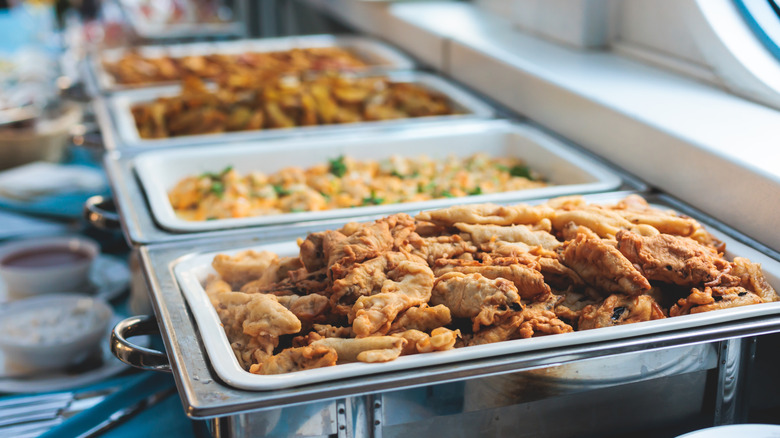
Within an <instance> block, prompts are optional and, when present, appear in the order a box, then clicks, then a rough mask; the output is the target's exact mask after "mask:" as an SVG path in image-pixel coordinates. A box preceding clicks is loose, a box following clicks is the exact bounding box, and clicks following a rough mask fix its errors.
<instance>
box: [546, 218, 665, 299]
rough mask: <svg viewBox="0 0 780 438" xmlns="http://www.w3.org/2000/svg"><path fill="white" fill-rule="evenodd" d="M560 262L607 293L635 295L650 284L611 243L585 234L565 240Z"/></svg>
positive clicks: (648, 287) (646, 288)
mask: <svg viewBox="0 0 780 438" xmlns="http://www.w3.org/2000/svg"><path fill="white" fill-rule="evenodd" d="M561 259H562V261H563V263H564V264H565V265H566V266H568V267H570V268H571V269H573V270H574V271H575V272H577V274H578V275H579V276H580V277H581V278H582V279H583V280H584V281H585V282H586V283H588V284H590V285H593V286H594V287H596V288H598V289H601V290H603V291H604V292H605V293H608V292H621V293H625V294H627V295H638V294H640V293H642V292H643V291H646V290H648V289H650V283H649V282H648V281H647V279H646V278H645V277H643V276H642V274H641V273H640V272H639V271H638V270H637V269H636V268H635V267H634V266H633V265H632V264H631V262H630V261H629V260H628V259H627V258H626V257H625V256H623V254H621V253H620V251H618V250H617V249H616V248H615V247H614V246H612V245H610V244H608V243H605V242H604V241H603V240H601V239H598V238H593V237H590V236H588V235H587V234H585V233H579V234H577V238H576V239H574V240H569V241H567V242H566V243H565V244H564V246H563V251H562V252H561Z"/></svg>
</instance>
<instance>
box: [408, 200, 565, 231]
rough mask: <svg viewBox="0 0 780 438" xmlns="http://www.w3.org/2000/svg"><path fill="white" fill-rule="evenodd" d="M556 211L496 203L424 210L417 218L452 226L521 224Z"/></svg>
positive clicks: (534, 221) (545, 216) (546, 207)
mask: <svg viewBox="0 0 780 438" xmlns="http://www.w3.org/2000/svg"><path fill="white" fill-rule="evenodd" d="M553 213H554V211H553V210H552V209H551V208H550V207H548V206H546V205H536V206H529V205H514V206H504V205H495V204H472V205H456V206H453V207H449V208H444V209H441V210H432V211H424V212H422V213H420V214H418V215H417V216H415V219H417V220H420V221H428V222H432V223H434V224H438V225H442V226H446V227H451V226H453V225H455V224H456V223H459V222H461V223H464V224H483V225H520V224H534V223H537V222H539V221H541V220H542V219H545V218H550V217H551V216H552V215H553Z"/></svg>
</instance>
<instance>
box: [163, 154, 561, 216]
mask: <svg viewBox="0 0 780 438" xmlns="http://www.w3.org/2000/svg"><path fill="white" fill-rule="evenodd" d="M546 185H547V184H546V183H545V182H543V181H540V176H539V175H538V174H536V173H535V172H533V171H532V170H530V169H529V168H528V167H527V166H525V164H524V163H523V161H522V160H520V159H518V158H508V157H507V158H491V157H490V156H488V155H487V154H484V153H479V154H474V155H472V156H469V157H464V158H461V157H456V156H454V155H453V156H450V157H448V158H446V159H438V160H435V159H431V158H429V157H427V156H419V157H414V158H412V157H400V156H397V155H394V156H391V157H390V158H389V159H386V160H381V161H378V160H364V161H359V160H355V159H353V158H351V157H349V156H340V157H338V158H334V159H331V160H329V161H328V162H327V163H322V164H320V165H317V166H313V167H309V168H307V169H302V168H300V167H287V168H284V169H282V170H280V171H278V172H276V173H273V174H270V175H266V174H264V173H262V172H258V171H255V172H250V173H247V174H244V175H241V174H240V173H238V172H237V171H236V170H235V169H233V168H232V167H227V168H225V169H223V170H222V171H221V172H219V173H204V174H201V175H197V176H190V177H187V178H184V179H182V180H181V181H179V182H178V183H177V184H176V186H175V187H174V188H173V189H171V191H170V192H169V193H168V199H169V200H170V202H171V205H172V206H173V209H174V210H175V211H176V214H177V215H178V216H179V217H180V218H183V219H185V220H192V221H203V220H212V219H226V218H240V217H254V216H267V215H274V214H281V213H291V212H292V213H294V212H300V211H321V210H330V209H335V208H350V207H360V206H368V205H382V204H395V203H399V202H417V201H427V200H431V199H437V198H453V197H460V196H468V195H479V194H488V193H500V192H507V191H512V190H524V189H531V188H537V187H544V186H546Z"/></svg>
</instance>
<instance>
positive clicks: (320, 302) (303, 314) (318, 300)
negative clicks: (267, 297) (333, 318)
mask: <svg viewBox="0 0 780 438" xmlns="http://www.w3.org/2000/svg"><path fill="white" fill-rule="evenodd" d="M277 300H279V304H281V305H283V306H284V307H286V308H287V309H288V310H289V311H290V312H292V313H293V315H295V316H296V317H297V318H298V319H299V320H301V322H306V323H312V322H314V321H319V320H323V319H324V318H326V317H327V316H328V315H327V313H328V310H330V299H328V297H326V296H324V295H320V294H310V295H304V296H299V295H285V296H280V297H277Z"/></svg>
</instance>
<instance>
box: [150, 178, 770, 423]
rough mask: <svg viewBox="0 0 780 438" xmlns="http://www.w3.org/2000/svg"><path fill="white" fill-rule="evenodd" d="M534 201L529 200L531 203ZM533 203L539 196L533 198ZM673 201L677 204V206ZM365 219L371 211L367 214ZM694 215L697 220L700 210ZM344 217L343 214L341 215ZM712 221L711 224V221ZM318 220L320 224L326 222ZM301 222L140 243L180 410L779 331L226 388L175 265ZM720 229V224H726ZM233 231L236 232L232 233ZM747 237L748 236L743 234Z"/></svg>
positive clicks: (720, 330)
mask: <svg viewBox="0 0 780 438" xmlns="http://www.w3.org/2000/svg"><path fill="white" fill-rule="evenodd" d="M629 193H634V192H611V193H602V194H596V195H587V196H585V198H586V199H587V200H588V201H591V202H598V201H599V200H600V199H610V198H611V199H614V197H616V196H625V195H627V194H629ZM643 196H645V197H646V199H648V200H650V201H651V202H655V203H658V204H664V203H665V202H666V201H665V200H664V199H663V197H662V196H653V195H647V194H643ZM533 202H534V201H529V203H533ZM536 202H542V200H537V201H536ZM674 208H678V206H674ZM703 218H706V219H707V221H708V222H709V223H710V225H709V226H711V227H714V225H719V226H717V227H716V228H718V229H719V230H720V231H724V229H726V230H729V233H730V234H732V235H736V236H741V234H740V233H739V232H737V231H735V230H730V229H728V227H725V226H723V225H722V224H719V223H718V222H717V221H715V220H713V219H711V218H707V217H706V216H704V217H703ZM366 219H370V218H366ZM697 219H702V218H699V217H697ZM341 222H342V223H343V222H344V221H341ZM713 224H714V225H713ZM321 225H323V227H324V228H322V229H325V228H327V226H328V225H325V224H321ZM303 231H304V230H302V229H300V228H299V229H291V230H288V232H287V233H284V234H282V235H275V236H270V235H257V234H256V233H254V234H253V233H245V235H244V236H231V238H230V240H226V239H202V240H196V241H190V242H179V243H175V242H172V243H159V244H154V245H146V246H142V247H141V248H140V253H141V259H142V266H143V270H144V274H145V276H146V279H147V283H148V285H149V287H150V291H151V298H152V303H153V307H154V309H155V313H156V315H157V317H158V324H159V325H160V328H161V331H162V338H163V341H164V343H165V346H166V349H167V351H168V357H169V358H170V360H171V364H172V368H173V370H174V377H175V379H176V383H177V386H178V387H179V390H180V396H181V398H182V402H183V404H184V407H185V410H186V412H187V414H188V415H189V416H191V417H192V418H211V417H218V416H225V415H233V414H238V413H243V412H249V411H256V410H263V409H270V408H278V407H282V406H292V405H298V404H303V403H307V402H311V401H316V400H326V399H335V398H340V397H346V396H356V395H362V394H368V393H375V392H382V391H388V390H400V389H407V388H413V387H420V386H426V385H431V384H440V383H447V382H452V381H459V380H466V379H473V378H479V377H483V376H488V375H495V374H503V373H509V372H516V371H522V370H527V369H533V368H539V367H544V366H550V365H555V364H561V363H566V362H573V361H578V360H583V359H588V358H593V357H600V356H609V355H614V354H621V353H627V352H635V351H642V350H652V349H658V348H664V347H670V346H682V345H692V344H699V343H704V342H715V341H720V340H725V339H733V338H739V337H747V336H757V335H762V334H768V333H775V332H778V331H780V315H772V316H768V317H760V318H753V319H745V320H740V321H735V322H729V323H722V324H717V325H712V326H706V327H699V328H693V329H686V330H680V331H675V332H666V333H659V334H653V335H647V336H642V337H634V338H628V339H622V340H617V341H610V342H600V343H594V344H587V345H579V346H574V347H562V348H557V349H554V350H546V351H538V352H527V353H518V354H510V355H504V356H499V357H492V358H487V359H478V360H471V361H467V362H461V363H455V364H447V365H439V366H431V367H426V368H425V373H420V370H419V369H417V370H414V369H413V370H407V371H397V372H391V373H385V374H378V375H369V376H364V377H355V378H351V379H345V380H340V381H338V382H335V383H321V384H313V385H308V386H304V387H300V388H290V389H284V390H276V391H260V392H258V391H244V390H239V389H235V388H232V387H229V386H227V385H225V384H223V383H221V382H220V381H218V380H217V379H215V376H214V374H213V370H212V369H211V368H210V365H209V363H208V359H207V357H206V353H205V351H204V347H203V345H202V343H201V341H200V337H199V335H198V329H197V326H196V324H195V321H194V320H193V317H192V315H191V314H190V311H189V309H188V305H187V303H186V300H185V299H184V297H183V296H182V294H181V291H180V290H179V286H178V283H177V281H176V279H175V275H174V273H173V267H174V266H175V265H176V263H178V262H179V261H180V260H181V259H182V257H187V254H191V253H192V252H193V249H197V250H198V251H199V252H206V251H209V250H218V249H220V248H225V247H240V246H249V245H255V244H261V243H270V242H274V241H281V240H286V239H289V238H292V237H293V236H296V235H300V233H301V232H303ZM724 232H725V231H724ZM234 237H235V238H234ZM747 240H748V241H749V239H747Z"/></svg>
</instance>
